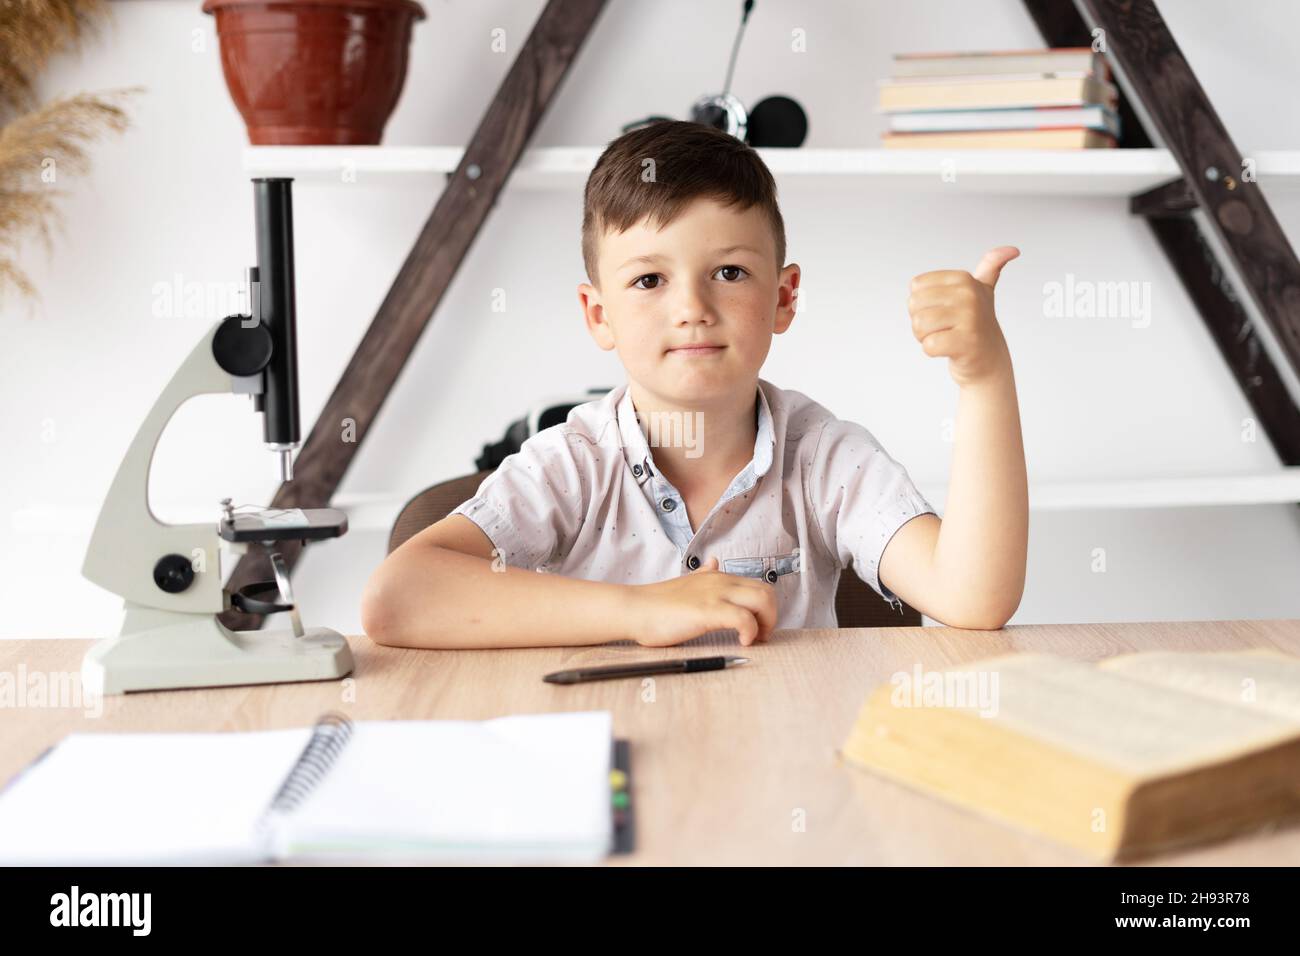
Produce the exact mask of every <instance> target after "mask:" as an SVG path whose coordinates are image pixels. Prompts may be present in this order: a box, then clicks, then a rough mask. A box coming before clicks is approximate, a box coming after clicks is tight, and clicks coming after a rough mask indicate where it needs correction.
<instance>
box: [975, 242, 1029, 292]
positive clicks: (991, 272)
mask: <svg viewBox="0 0 1300 956" xmlns="http://www.w3.org/2000/svg"><path fill="white" fill-rule="evenodd" d="M1018 255H1020V250H1019V249H1017V248H1016V247H1015V246H997V247H995V248H993V249H990V250H989V251H988V252H986V253H984V258H983V259H981V260H980V262H979V265H977V266H976V267H975V271H974V272H972V273H971V275H973V276H974V277H975V278H976V279H979V280H980V282H983V283H984V284H985V285H987V286H995V285H997V284H998V276H999V275H1001V274H1002V267H1003V266H1005V265H1006V264H1007V263H1008V262H1010V261H1011V260H1012V259H1014V258H1016V256H1018Z"/></svg>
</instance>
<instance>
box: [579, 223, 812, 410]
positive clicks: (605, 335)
mask: <svg viewBox="0 0 1300 956" xmlns="http://www.w3.org/2000/svg"><path fill="white" fill-rule="evenodd" d="M596 279H597V281H598V282H599V285H600V288H599V289H597V288H595V287H593V286H591V285H589V284H587V283H583V284H581V285H579V286H578V300H579V302H580V303H581V304H582V308H583V313H584V315H585V317H586V321H587V329H588V331H589V332H590V333H591V336H592V338H594V339H595V340H596V344H597V345H599V346H600V347H601V348H602V349H605V350H606V351H608V350H610V349H617V350H618V356H619V359H620V360H621V361H622V362H623V366H624V368H625V369H627V374H628V377H629V378H630V379H631V380H632V381H634V382H636V383H637V385H638V386H639V387H640V388H641V389H643V390H644V391H646V392H648V393H649V394H650V395H651V396H652V397H653V398H654V399H656V400H658V401H659V402H663V403H671V404H679V405H687V406H690V405H708V404H716V403H718V402H719V401H725V399H726V398H727V397H730V396H734V395H735V394H736V393H737V392H738V391H739V390H741V389H748V388H751V387H752V386H753V384H754V382H755V381H756V380H757V378H758V371H759V369H760V368H761V367H762V365H763V361H764V360H765V359H766V358H767V352H768V349H769V347H770V346H771V343H772V335H773V334H774V333H776V334H780V333H782V332H784V331H785V330H786V329H788V328H789V327H790V323H791V322H792V321H794V293H795V291H796V290H797V289H798V287H799V267H798V266H797V265H793V264H792V265H788V266H786V267H785V268H783V269H780V270H778V268H777V263H776V240H775V238H774V237H773V235H772V229H771V226H770V225H769V224H768V221H767V217H766V216H764V214H763V213H762V211H761V210H760V209H759V208H758V207H757V206H753V207H751V208H749V209H747V210H746V211H744V212H738V211H736V209H735V208H734V207H732V208H728V207H725V206H723V205H722V204H721V203H719V202H717V201H715V200H711V199H698V200H696V201H695V202H693V203H691V204H690V205H689V206H688V207H687V208H686V209H685V210H684V211H683V212H682V214H681V215H679V216H678V217H677V219H675V220H674V221H673V222H671V223H669V224H668V225H667V226H665V227H664V228H663V229H660V230H655V229H653V228H652V227H651V226H650V225H649V224H648V223H647V221H645V220H642V221H641V222H639V223H637V224H636V225H634V226H632V227H631V228H630V229H628V230H627V231H626V232H622V233H618V234H614V233H606V234H605V235H604V236H602V237H601V238H600V240H599V242H598V246H597V276H596ZM691 344H703V345H709V346H713V348H712V349H709V350H707V351H696V352H691V351H683V350H681V349H680V348H679V347H680V346H684V345H691Z"/></svg>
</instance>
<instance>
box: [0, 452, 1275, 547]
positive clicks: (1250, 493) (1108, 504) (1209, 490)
mask: <svg viewBox="0 0 1300 956" xmlns="http://www.w3.org/2000/svg"><path fill="white" fill-rule="evenodd" d="M917 488H918V490H919V491H920V492H921V493H922V494H923V495H925V497H926V498H927V499H928V500H929V501H930V503H931V504H933V505H935V507H937V508H942V505H943V503H944V499H945V498H946V496H947V486H946V484H935V483H931V482H918V484H917ZM412 494H414V492H413V493H412ZM410 498H411V495H400V496H399V495H394V494H390V493H388V492H350V493H347V494H340V495H335V497H334V500H333V501H332V502H331V503H330V506H331V507H333V508H338V509H340V510H341V511H343V512H345V513H346V514H347V515H348V527H349V529H350V530H359V531H383V532H385V533H387V532H388V531H389V530H390V529H391V528H392V524H393V520H394V519H395V518H396V517H397V512H398V511H399V510H401V508H402V506H403V505H404V504H406V502H407V501H409V500H410ZM1297 503H1300V466H1296V467H1292V468H1279V469H1277V470H1276V471H1272V472H1267V473H1264V474H1256V475H1227V476H1219V477H1208V478H1133V479H1124V480H1110V481H1044V482H1030V485H1029V510H1030V511H1108V510H1123V509H1127V508H1196V507H1206V506H1216V505H1272V504H1297ZM153 504H154V507H155V508H157V509H158V510H161V511H162V512H163V513H165V514H166V515H167V516H168V520H171V521H207V520H211V521H214V522H215V521H216V516H217V508H216V507H215V506H214V505H201V504H196V503H195V502H193V501H180V500H177V501H172V502H170V503H169V506H168V507H162V505H161V504H160V503H159V502H154V503H153ZM98 515H99V506H98V505H97V504H95V503H94V502H91V501H84V502H81V503H79V504H75V505H35V506H31V507H27V508H19V509H17V510H15V511H14V512H13V513H12V515H11V516H10V525H9V527H8V528H7V529H5V530H10V531H13V532H14V533H17V534H69V535H89V534H90V532H91V530H92V529H93V528H94V524H95V519H96V518H97V517H98Z"/></svg>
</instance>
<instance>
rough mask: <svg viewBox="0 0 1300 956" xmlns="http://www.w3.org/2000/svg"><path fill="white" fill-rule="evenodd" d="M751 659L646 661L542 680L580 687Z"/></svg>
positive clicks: (689, 671) (584, 669) (715, 668)
mask: <svg viewBox="0 0 1300 956" xmlns="http://www.w3.org/2000/svg"><path fill="white" fill-rule="evenodd" d="M748 663H749V658H748V657H690V658H687V659H685V660H676V661H642V662H640V663H638V664H613V665H611V666H609V667H580V668H578V669H577V670H571V671H556V672H555V673H554V674H547V675H546V676H545V677H543V678H542V680H544V681H546V682H547V683H548V684H580V683H582V682H583V681H589V680H609V679H610V678H612V677H645V676H647V675H649V674H694V673H695V672H696V671H720V670H722V669H723V668H725V667H736V666H737V665H740V664H748Z"/></svg>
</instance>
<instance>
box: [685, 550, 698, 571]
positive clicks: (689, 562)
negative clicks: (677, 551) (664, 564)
mask: <svg viewBox="0 0 1300 956" xmlns="http://www.w3.org/2000/svg"><path fill="white" fill-rule="evenodd" d="M686 566H687V567H688V568H690V569H691V570H692V571H694V570H695V569H696V568H698V567H699V566H700V556H699V555H698V554H693V555H691V556H690V557H689V558H687V559H686Z"/></svg>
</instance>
